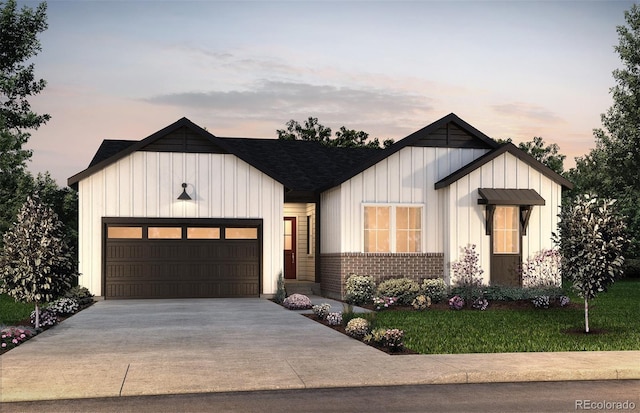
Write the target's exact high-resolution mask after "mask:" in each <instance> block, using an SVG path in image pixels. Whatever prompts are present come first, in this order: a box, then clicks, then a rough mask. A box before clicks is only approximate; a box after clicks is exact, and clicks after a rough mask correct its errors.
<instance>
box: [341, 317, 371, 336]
mask: <svg viewBox="0 0 640 413" xmlns="http://www.w3.org/2000/svg"><path fill="white" fill-rule="evenodd" d="M369 328H370V324H369V322H368V321H367V320H365V319H364V318H361V317H357V318H353V319H351V320H349V322H348V323H347V326H346V327H345V329H344V330H345V332H346V333H347V334H348V335H350V336H351V337H355V338H358V339H361V338H363V337H364V336H366V335H367V333H369Z"/></svg>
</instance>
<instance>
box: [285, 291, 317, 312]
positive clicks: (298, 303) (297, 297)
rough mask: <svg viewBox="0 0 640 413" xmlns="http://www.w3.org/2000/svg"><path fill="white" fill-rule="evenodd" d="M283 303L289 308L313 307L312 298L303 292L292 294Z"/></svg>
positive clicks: (306, 308) (302, 308)
mask: <svg viewBox="0 0 640 413" xmlns="http://www.w3.org/2000/svg"><path fill="white" fill-rule="evenodd" d="M282 305H283V306H284V307H285V308H288V309H289V310H308V309H309V308H311V300H310V299H309V297H307V296H306V295H303V294H292V295H290V296H289V297H287V298H285V299H284V302H283V303H282Z"/></svg>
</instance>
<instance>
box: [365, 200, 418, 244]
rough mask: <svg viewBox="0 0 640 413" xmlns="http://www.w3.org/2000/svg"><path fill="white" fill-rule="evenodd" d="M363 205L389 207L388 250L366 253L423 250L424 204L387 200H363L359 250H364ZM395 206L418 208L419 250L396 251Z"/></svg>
mask: <svg viewBox="0 0 640 413" xmlns="http://www.w3.org/2000/svg"><path fill="white" fill-rule="evenodd" d="M365 207H390V210H389V221H390V222H389V238H390V239H389V249H390V251H389V252H378V253H376V252H368V253H367V254H421V253H422V252H423V251H424V250H425V242H426V240H425V237H424V225H425V222H426V221H425V216H424V214H425V204H412V203H388V202H380V203H378V202H363V203H362V206H361V208H360V238H361V240H360V251H361V252H363V253H364V252H365V251H364V250H365V248H364V209H365ZM397 207H401V208H402V207H411V208H420V251H416V252H396V231H397V228H396V208H397Z"/></svg>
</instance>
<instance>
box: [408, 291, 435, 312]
mask: <svg viewBox="0 0 640 413" xmlns="http://www.w3.org/2000/svg"><path fill="white" fill-rule="evenodd" d="M411 306H412V307H413V309H414V310H426V309H427V308H429V307H431V297H428V296H424V295H419V296H417V297H416V298H415V300H413V302H412V303H411Z"/></svg>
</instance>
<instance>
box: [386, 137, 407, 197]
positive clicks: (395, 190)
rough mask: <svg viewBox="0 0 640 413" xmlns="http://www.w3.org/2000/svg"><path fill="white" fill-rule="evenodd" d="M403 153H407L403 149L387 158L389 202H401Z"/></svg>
mask: <svg viewBox="0 0 640 413" xmlns="http://www.w3.org/2000/svg"><path fill="white" fill-rule="evenodd" d="M405 149H406V148H405ZM402 152H406V151H404V149H403V150H401V151H400V152H396V153H394V154H393V155H391V156H390V157H389V158H387V182H388V184H387V188H388V190H387V202H400V186H401V185H402V182H401V179H400V165H401V162H400V155H401V154H402Z"/></svg>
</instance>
